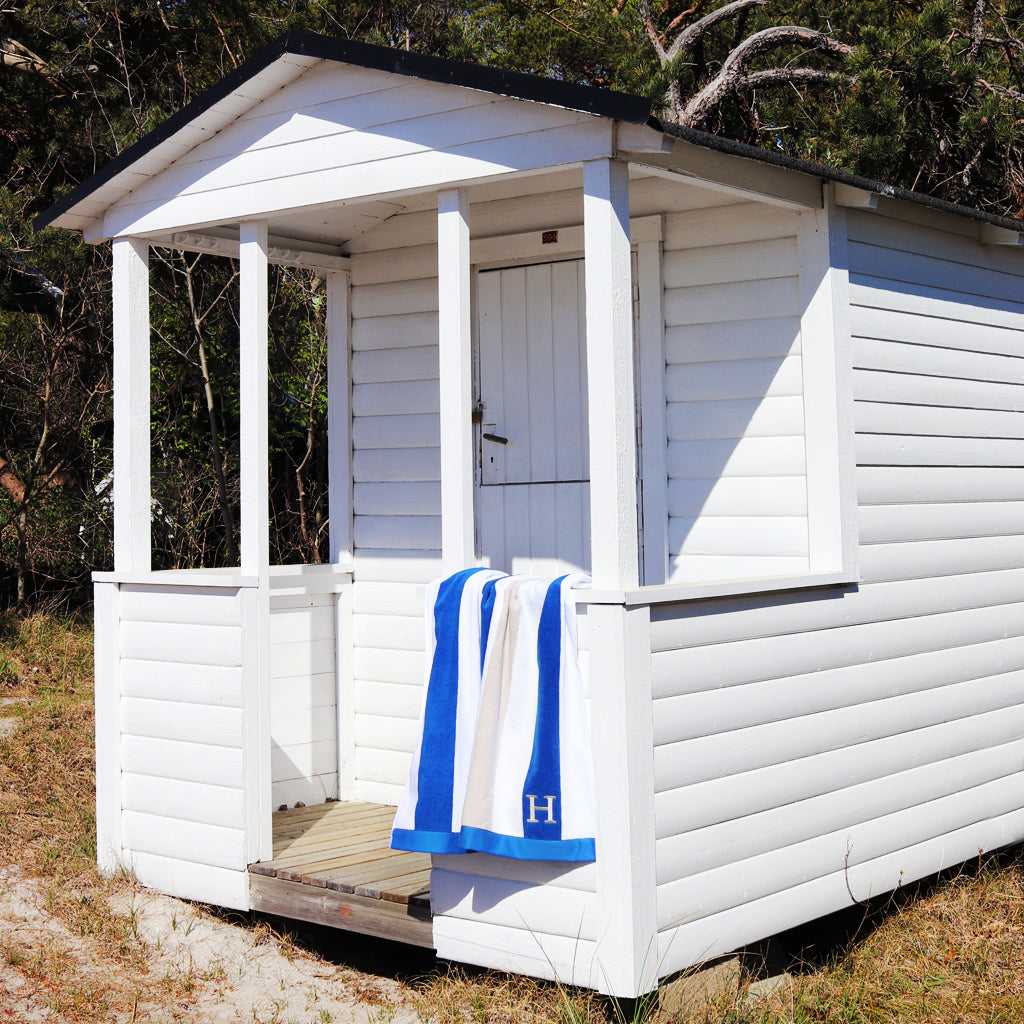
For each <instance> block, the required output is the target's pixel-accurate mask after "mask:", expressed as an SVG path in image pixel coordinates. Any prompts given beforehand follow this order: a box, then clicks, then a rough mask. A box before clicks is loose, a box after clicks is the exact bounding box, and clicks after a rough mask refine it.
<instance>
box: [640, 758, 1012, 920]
mask: <svg viewBox="0 0 1024 1024" xmlns="http://www.w3.org/2000/svg"><path fill="white" fill-rule="evenodd" d="M1022 781H1024V773H1016V774H1014V775H1011V776H1009V777H1007V778H1003V779H998V780H996V781H994V782H989V783H987V784H984V785H981V786H976V787H974V788H973V789H970V790H966V791H964V792H963V793H956V794H953V795H952V796H948V797H943V798H940V799H938V800H935V801H932V802H930V803H929V804H923V805H920V806H917V807H913V806H912V807H909V808H906V809H901V810H900V811H897V812H894V813H891V814H887V815H882V816H879V817H877V818H874V819H872V821H870V822H868V823H865V824H863V825H858V826H853V827H851V828H849V829H843V830H841V831H839V832H831V833H826V834H823V835H821V836H817V837H815V838H814V839H811V840H809V841H807V842H805V843H800V844H797V845H795V846H793V847H787V848H783V849H777V850H773V851H772V852H770V853H766V854H763V855H761V856H760V857H757V858H751V859H750V860H749V861H745V862H741V864H742V867H741V868H739V870H744V874H745V877H746V878H747V879H748V884H747V886H746V887H745V892H743V893H742V894H741V893H740V892H738V891H737V888H736V887H735V886H734V885H732V884H731V880H732V878H734V877H735V872H736V871H737V870H738V868H737V865H736V864H735V863H734V864H730V865H728V867H726V868H724V869H723V868H715V869H712V870H710V871H705V872H701V873H700V874H699V875H691V876H689V877H687V878H684V879H680V880H679V881H677V882H674V883H671V884H669V885H665V886H662V887H660V891H659V900H660V908H659V910H660V914H661V916H662V919H663V920H665V921H670V922H676V921H682V920H684V919H685V920H688V921H696V920H699V919H700V918H702V917H706V916H710V915H711V914H714V913H720V912H721V911H724V910H727V909H729V908H730V907H734V906H737V905H738V904H739V903H740V902H745V903H747V902H751V901H753V900H757V899H759V898H763V897H765V896H768V895H770V894H772V893H773V892H778V891H780V890H782V889H787V888H792V887H794V886H797V885H800V884H802V883H805V882H808V881H811V880H812V879H814V878H820V877H822V876H823V875H826V874H828V873H830V872H831V871H832V870H833V869H834V867H835V865H836V864H837V863H839V864H842V863H844V862H846V863H848V864H849V865H850V866H851V867H852V866H855V865H858V864H863V863H865V862H866V861H870V860H873V859H875V858H878V857H883V856H886V855H888V854H892V853H895V852H897V851H899V852H901V853H905V852H906V850H907V849H908V848H912V847H913V846H915V845H917V844H918V843H924V842H927V841H929V840H931V839H934V838H936V837H938V836H941V835H945V834H947V833H948V832H951V831H954V830H956V829H959V828H964V827H967V826H970V825H975V824H977V825H979V826H980V825H981V824H982V823H983V822H985V821H986V819H991V818H996V817H998V816H1000V815H1002V814H1007V813H1010V812H1013V811H1015V810H1017V804H1016V803H1015V797H1014V792H1015V790H1016V791H1017V792H1019V787H1020V785H1021V782H1022ZM975 852H976V851H975ZM730 876H731V877H730ZM851 888H852V885H851Z"/></svg>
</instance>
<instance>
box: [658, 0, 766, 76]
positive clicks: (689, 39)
mask: <svg viewBox="0 0 1024 1024" xmlns="http://www.w3.org/2000/svg"><path fill="white" fill-rule="evenodd" d="M767 3H768V0H732V3H728V4H726V5H725V6H724V7H719V8H718V10H716V11H712V12H711V13H710V14H706V15H704V17H703V18H701V19H700V20H699V21H695V22H694V23H693V24H692V25H688V26H687V27H686V28H684V29H683V31H682V32H680V33H679V35H677V36H676V37H675V39H673V40H672V44H671V45H670V46H669V47H668V49H667V50H666V51H665V60H664V61H663V63H665V62H667V61H670V60H675V59H676V57H678V56H679V54H680V53H682V52H683V51H684V50H689V49H691V48H692V47H693V46H694V45H696V43H697V41H698V40H699V39H700V38H701V37H702V36H703V35H704V34H705V33H706V32H707V31H708V29H711V28H714V27H715V25H717V24H719V23H720V22H723V21H727V20H728V19H729V18H735V17H736V16H737V15H739V14H742V13H743V12H744V11H748V10H750V8H752V7H764V6H765V5H766V4H767ZM659 56H660V54H659Z"/></svg>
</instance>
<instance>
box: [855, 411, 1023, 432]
mask: <svg viewBox="0 0 1024 1024" xmlns="http://www.w3.org/2000/svg"><path fill="white" fill-rule="evenodd" d="M854 419H855V422H856V425H857V431H858V433H859V434H860V435H862V436H863V435H869V434H918V435H922V436H933V437H974V438H977V437H1012V438H1016V439H1018V440H1024V416H1021V415H1020V413H1016V412H1008V411H1005V410H995V409H953V408H950V407H949V406H944V407H942V408H938V407H933V406H920V405H897V404H895V403H891V402H858V403H856V405H855V406H854Z"/></svg>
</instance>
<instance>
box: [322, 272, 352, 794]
mask: <svg viewBox="0 0 1024 1024" xmlns="http://www.w3.org/2000/svg"><path fill="white" fill-rule="evenodd" d="M350 283H351V282H350V279H349V275H348V273H340V272H339V273H333V274H328V275H327V480H328V485H327V486H328V509H329V513H330V517H331V538H330V544H331V555H330V561H331V562H333V563H334V564H336V565H337V564H342V565H348V566H351V565H352V356H351V353H352V346H351V330H350V316H349V293H350ZM334 630H335V645H334V649H335V678H336V687H337V716H338V794H337V795H338V796H339V798H340V799H342V800H353V799H355V785H356V772H355V755H356V745H355V694H354V687H355V676H354V670H353V666H352V649H353V648H352V587H351V586H348V587H346V588H345V589H344V590H343V591H342V592H341V593H340V594H338V596H337V598H336V603H335V607H334Z"/></svg>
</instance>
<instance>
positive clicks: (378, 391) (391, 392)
mask: <svg viewBox="0 0 1024 1024" xmlns="http://www.w3.org/2000/svg"><path fill="white" fill-rule="evenodd" d="M435 320H436V318H435ZM359 322H360V323H363V324H367V323H373V322H374V321H372V320H361V321H359ZM385 322H387V321H385ZM387 323H389V329H391V330H395V328H394V325H393V324H390V322H387ZM395 340H396V342H397V341H398V340H400V338H399V337H398V336H397V335H396V336H395ZM440 405H441V403H440V398H439V396H438V381H437V380H436V379H432V380H415V381H382V382H380V383H377V384H356V385H353V387H352V412H353V415H355V416H382V415H386V414H387V413H389V412H391V411H392V410H394V409H404V410H405V413H406V414H417V413H425V412H433V413H436V412H438V410H439V409H440Z"/></svg>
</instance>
